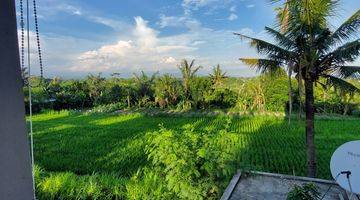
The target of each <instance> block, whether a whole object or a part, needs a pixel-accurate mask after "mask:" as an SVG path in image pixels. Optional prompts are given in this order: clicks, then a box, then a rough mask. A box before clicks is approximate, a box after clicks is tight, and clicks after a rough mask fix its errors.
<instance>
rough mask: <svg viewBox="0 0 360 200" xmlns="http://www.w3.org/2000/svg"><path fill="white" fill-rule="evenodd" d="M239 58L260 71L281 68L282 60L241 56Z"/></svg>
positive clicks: (273, 70) (272, 70)
mask: <svg viewBox="0 0 360 200" xmlns="http://www.w3.org/2000/svg"><path fill="white" fill-rule="evenodd" d="M239 60H240V61H241V62H243V63H244V64H246V65H248V66H250V67H251V68H254V69H256V71H257V72H260V73H266V72H270V73H274V72H276V71H277V70H278V69H279V68H281V62H278V61H275V60H270V59H259V58H240V59H239Z"/></svg>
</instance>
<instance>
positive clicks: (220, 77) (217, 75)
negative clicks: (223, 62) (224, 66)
mask: <svg viewBox="0 0 360 200" xmlns="http://www.w3.org/2000/svg"><path fill="white" fill-rule="evenodd" d="M209 76H210V79H211V81H212V83H213V85H214V87H218V86H220V85H222V84H223V82H224V79H226V78H227V76H226V72H222V70H221V68H220V65H217V66H216V67H214V68H213V73H212V74H209Z"/></svg>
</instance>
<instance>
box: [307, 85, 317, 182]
mask: <svg viewBox="0 0 360 200" xmlns="http://www.w3.org/2000/svg"><path fill="white" fill-rule="evenodd" d="M305 110H306V146H307V164H308V176H309V177H316V154H315V137H314V136H315V132H314V112H315V110H314V82H313V81H312V80H309V79H306V80H305Z"/></svg>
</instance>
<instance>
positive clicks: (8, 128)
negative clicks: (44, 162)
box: [0, 0, 33, 200]
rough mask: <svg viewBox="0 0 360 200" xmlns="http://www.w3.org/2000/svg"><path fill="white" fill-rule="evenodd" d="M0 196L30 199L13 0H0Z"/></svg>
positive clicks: (29, 176)
mask: <svg viewBox="0 0 360 200" xmlns="http://www.w3.org/2000/svg"><path fill="white" fill-rule="evenodd" d="M0 199H4V200H23V199H24V200H29V199H33V188H32V172H31V164H30V151H29V142H28V135H27V131H26V124H25V106H24V95H23V91H22V82H21V73H20V60H19V49H18V39H17V26H16V12H15V1H14V0H0Z"/></svg>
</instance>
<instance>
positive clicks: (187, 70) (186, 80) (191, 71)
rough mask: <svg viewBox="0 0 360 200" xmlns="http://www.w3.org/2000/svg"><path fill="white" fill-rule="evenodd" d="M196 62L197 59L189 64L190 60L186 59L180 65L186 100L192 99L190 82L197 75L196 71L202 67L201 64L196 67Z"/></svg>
mask: <svg viewBox="0 0 360 200" xmlns="http://www.w3.org/2000/svg"><path fill="white" fill-rule="evenodd" d="M194 64H195V60H192V61H191V63H190V64H189V62H188V61H187V60H185V59H184V60H183V61H182V62H181V65H180V66H179V69H180V71H181V74H182V83H183V87H184V95H185V99H186V100H189V99H190V82H191V80H192V79H193V78H194V77H195V74H196V72H197V71H199V69H200V68H201V66H198V67H195V66H194Z"/></svg>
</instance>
